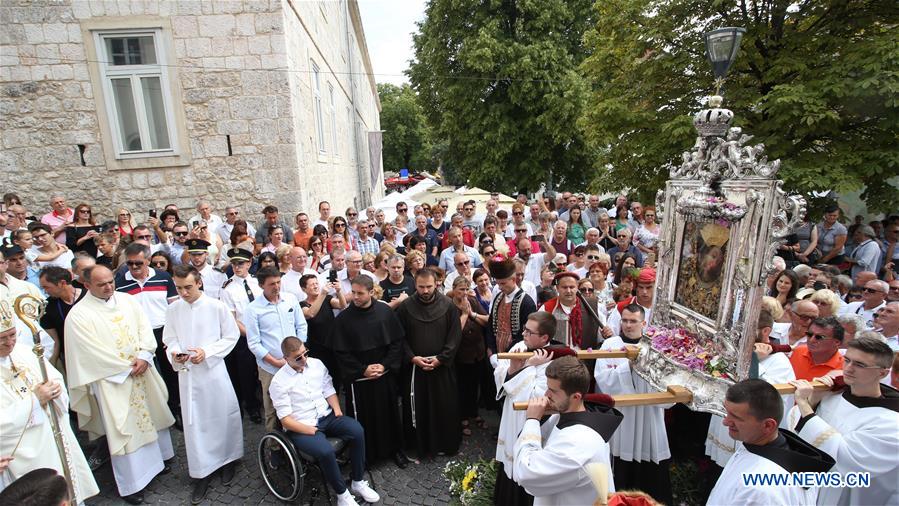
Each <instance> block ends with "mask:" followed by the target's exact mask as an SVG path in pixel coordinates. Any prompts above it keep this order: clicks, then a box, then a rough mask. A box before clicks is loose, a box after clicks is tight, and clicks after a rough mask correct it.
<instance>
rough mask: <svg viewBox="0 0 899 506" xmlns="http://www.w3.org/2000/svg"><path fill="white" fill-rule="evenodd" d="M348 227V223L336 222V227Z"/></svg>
mask: <svg viewBox="0 0 899 506" xmlns="http://www.w3.org/2000/svg"><path fill="white" fill-rule="evenodd" d="M343 227H346V223H335V224H334V228H343Z"/></svg>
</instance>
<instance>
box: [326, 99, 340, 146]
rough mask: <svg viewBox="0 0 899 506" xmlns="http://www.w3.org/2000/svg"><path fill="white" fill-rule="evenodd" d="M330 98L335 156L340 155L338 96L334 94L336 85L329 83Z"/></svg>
mask: <svg viewBox="0 0 899 506" xmlns="http://www.w3.org/2000/svg"><path fill="white" fill-rule="evenodd" d="M328 99H329V100H330V101H331V104H330V107H331V110H330V111H329V112H330V114H331V150H332V152H333V153H334V158H339V157H340V150H339V149H337V146H338V144H337V96H336V95H335V94H334V85H333V84H331V83H328Z"/></svg>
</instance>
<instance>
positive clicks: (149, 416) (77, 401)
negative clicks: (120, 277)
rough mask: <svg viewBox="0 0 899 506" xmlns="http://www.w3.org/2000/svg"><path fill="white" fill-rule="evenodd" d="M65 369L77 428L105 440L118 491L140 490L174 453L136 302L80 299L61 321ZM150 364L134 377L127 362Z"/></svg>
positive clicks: (148, 335)
mask: <svg viewBox="0 0 899 506" xmlns="http://www.w3.org/2000/svg"><path fill="white" fill-rule="evenodd" d="M65 329H66V341H65V347H66V357H67V361H66V369H67V372H68V379H69V390H70V395H71V401H72V409H73V410H74V411H75V412H76V413H78V426H79V427H80V428H81V429H82V430H85V431H87V432H88V434H89V436H90V439H91V440H94V439H97V438H98V437H100V436H102V435H106V440H107V443H108V444H109V454H110V455H111V457H112V470H113V473H114V474H115V479H116V485H117V486H118V489H119V494H120V495H122V496H128V495H132V494H135V493H137V492H140V491H141V490H143V489H144V487H146V486H147V484H148V483H150V480H152V479H153V477H155V476H156V475H157V474H159V473H160V472H161V471H162V470H163V468H164V467H165V464H164V462H163V461H165V460H168V459H170V458H172V457H173V456H174V454H175V452H174V450H173V448H172V440H171V437H170V436H169V429H168V428H169V427H170V426H171V425H172V424H173V423H174V422H175V419H174V417H173V416H172V413H171V411H169V408H168V406H167V405H166V400H167V396H166V389H165V383H163V381H162V377H161V376H160V375H159V372H157V371H156V369H155V368H154V367H153V356H154V353H155V351H156V339H155V337H154V336H153V329H152V328H151V327H150V322H149V320H147V317H146V315H145V314H144V311H143V310H142V309H141V306H140V304H139V303H138V302H137V300H136V299H135V298H134V297H133V296H131V295H128V294H125V293H119V292H116V293H114V294H113V295H112V297H110V298H109V300H102V299H98V298H96V297H94V296H93V295H91V294H88V295H86V296H85V297H84V299H82V300H81V302H79V303H78V304H76V305H75V307H74V308H72V311H71V312H70V313H69V316H68V318H66V326H65ZM135 359H142V360H145V361H147V362H148V363H149V364H150V367H148V368H147V370H146V372H144V373H143V374H141V375H139V376H134V375H132V374H131V364H132V363H133V362H134V360H135Z"/></svg>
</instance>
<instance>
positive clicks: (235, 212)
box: [225, 211, 240, 216]
mask: <svg viewBox="0 0 899 506" xmlns="http://www.w3.org/2000/svg"><path fill="white" fill-rule="evenodd" d="M238 214H240V213H239V212H238V211H231V212H227V213H225V215H226V216H236V215H238Z"/></svg>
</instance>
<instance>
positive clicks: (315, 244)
mask: <svg viewBox="0 0 899 506" xmlns="http://www.w3.org/2000/svg"><path fill="white" fill-rule="evenodd" d="M308 253H309V255H308V260H307V261H306V263H307V265H308V266H309V268H310V269H312V270H314V271H316V272H323V270H322V268H321V259H322V257H323V256H325V242H324V241H323V240H322V238H321V237H319V236H317V235H313V236H312V237H311V238H309V251H308Z"/></svg>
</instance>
